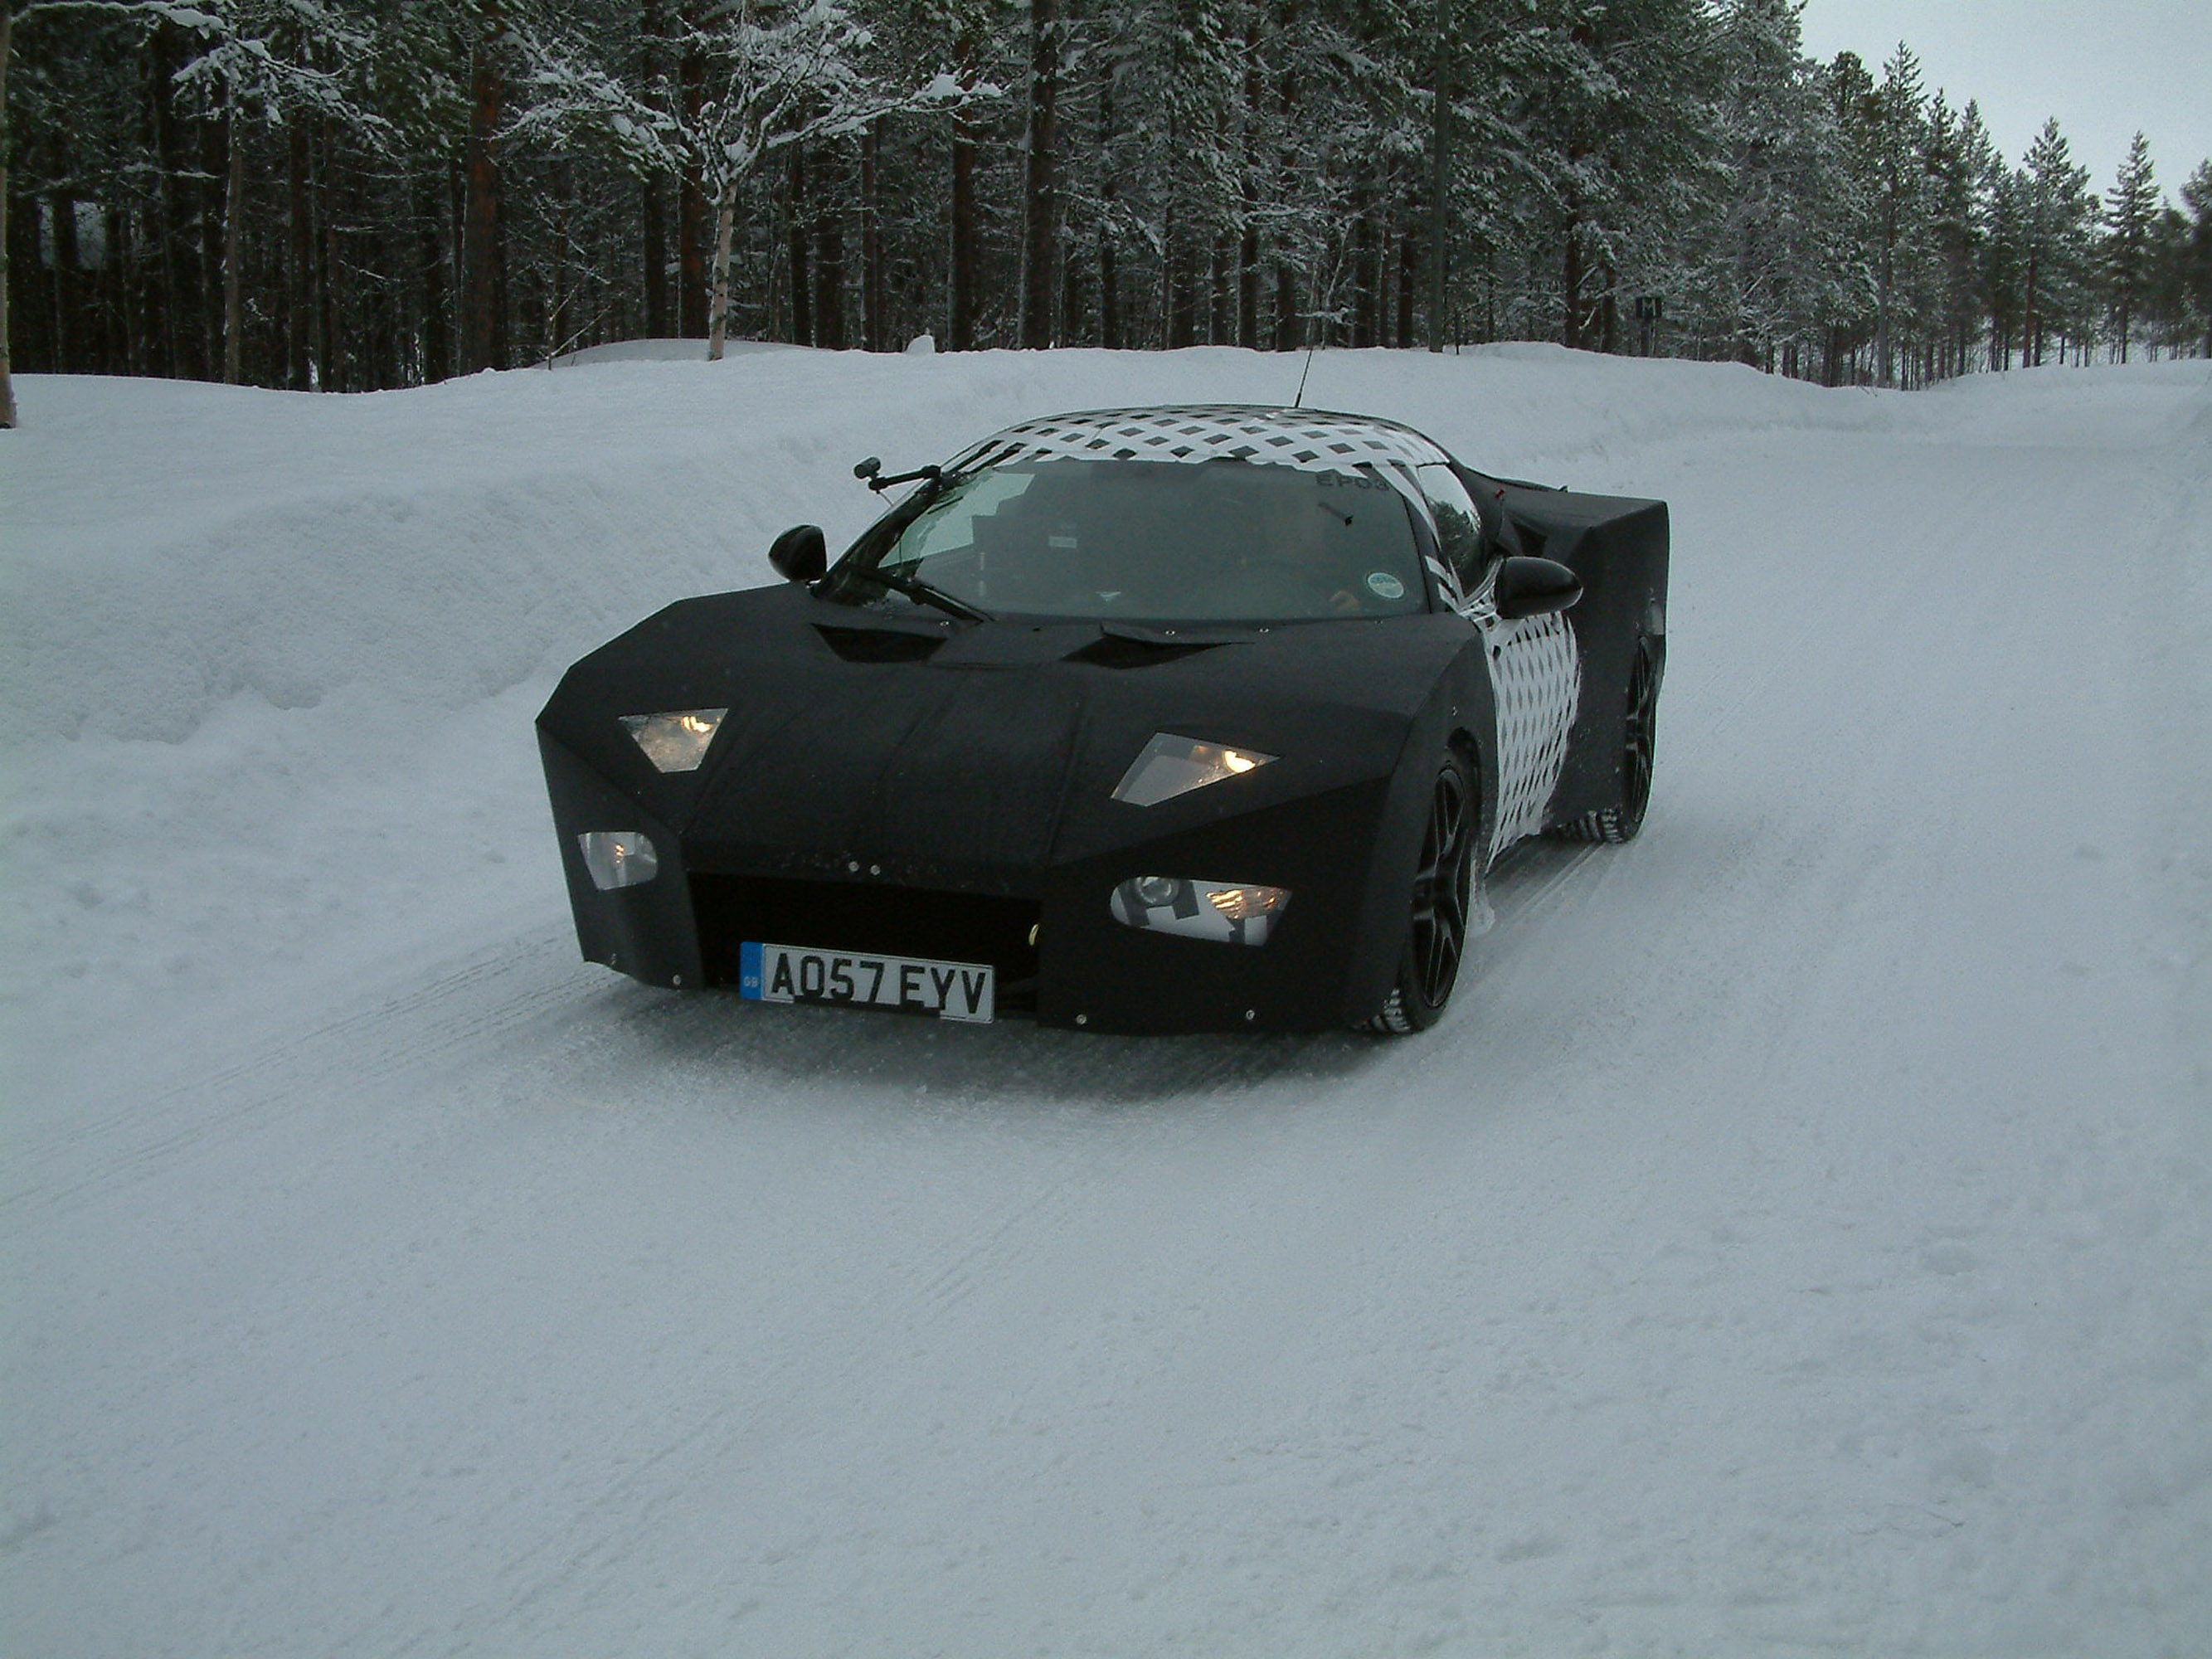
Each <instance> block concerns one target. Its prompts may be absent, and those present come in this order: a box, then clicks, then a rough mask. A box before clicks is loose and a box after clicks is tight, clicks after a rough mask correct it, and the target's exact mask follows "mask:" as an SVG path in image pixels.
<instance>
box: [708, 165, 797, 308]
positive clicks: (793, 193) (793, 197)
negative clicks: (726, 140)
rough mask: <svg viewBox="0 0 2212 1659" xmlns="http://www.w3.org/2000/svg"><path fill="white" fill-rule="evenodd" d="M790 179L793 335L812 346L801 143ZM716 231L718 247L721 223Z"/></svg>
mask: <svg viewBox="0 0 2212 1659" xmlns="http://www.w3.org/2000/svg"><path fill="white" fill-rule="evenodd" d="M790 180H791V183H790V190H789V192H788V195H787V197H786V201H787V211H786V213H785V215H784V246H785V249H786V251H787V252H788V254H789V256H790V259H791V337H792V340H793V343H796V344H799V345H803V346H811V345H812V344H813V343H814V280H813V273H812V272H811V270H809V269H808V268H807V241H808V232H809V230H810V228H811V224H810V218H809V215H808V212H807V202H806V155H805V149H803V148H802V147H801V146H799V145H798V144H793V146H792V147H791V173H790ZM725 193H726V192H725ZM715 234H716V240H717V246H719V245H720V226H719V224H718V225H717V227H716V232H715ZM715 276H716V279H717V280H718V281H719V280H720V276H721V272H720V268H719V267H717V269H716V272H715Z"/></svg>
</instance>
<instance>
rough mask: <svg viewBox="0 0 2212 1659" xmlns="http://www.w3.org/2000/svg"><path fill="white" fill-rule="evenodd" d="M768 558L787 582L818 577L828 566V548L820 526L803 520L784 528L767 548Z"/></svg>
mask: <svg viewBox="0 0 2212 1659" xmlns="http://www.w3.org/2000/svg"><path fill="white" fill-rule="evenodd" d="M768 562H769V563H770V564H772V565H774V566H775V569H776V574H778V575H780V576H781V577H782V578H783V579H784V580H786V581H787V582H811V581H816V580H819V579H820V578H821V575H822V573H823V571H825V570H827V569H828V568H829V544H827V543H825V542H824V541H823V539H822V526H819V525H813V524H802V525H795V526H793V527H792V528H791V529H789V530H787V531H785V532H783V534H781V536H778V537H777V538H775V544H774V545H773V546H771V547H770V548H769V550H768Z"/></svg>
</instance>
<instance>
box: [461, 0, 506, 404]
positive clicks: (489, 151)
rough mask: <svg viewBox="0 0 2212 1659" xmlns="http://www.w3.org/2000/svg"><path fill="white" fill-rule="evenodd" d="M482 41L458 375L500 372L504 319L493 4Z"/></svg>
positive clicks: (502, 92) (473, 88) (501, 94)
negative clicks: (483, 370)
mask: <svg viewBox="0 0 2212 1659" xmlns="http://www.w3.org/2000/svg"><path fill="white" fill-rule="evenodd" d="M485 25H486V34H485V38H484V39H483V40H479V41H478V42H477V45H476V48H475V50H474V52H473V53H472V54H471V56H472V58H473V60H474V61H473V62H472V64H471V67H470V104H469V142H468V167H469V205H468V218H467V238H466V242H465V246H464V248H463V252H462V256H461V258H462V264H463V265H464V266H465V268H466V270H467V272H468V277H467V282H468V292H467V295H466V297H465V299H464V301H462V306H461V373H463V374H475V373H476V372H477V370H479V369H484V368H506V367H507V363H506V361H505V360H506V356H507V354H506V351H505V349H504V347H505V341H504V340H503V339H502V338H501V335H502V334H503V332H504V331H503V329H502V328H501V324H502V323H503V322H504V320H505V319H504V318H503V317H502V316H501V310H502V309H503V307H501V298H502V294H501V290H502V289H504V288H505V286H506V283H505V282H504V281H503V278H504V276H505V272H504V271H502V270H501V262H502V257H503V253H504V250H503V248H502V247H501V240H500V222H499V157H498V132H499V118H500V106H501V100H503V99H504V98H505V96H506V93H507V82H506V78H505V76H502V75H501V71H500V66H499V60H498V58H497V56H496V53H497V49H498V45H499V40H498V33H499V28H500V17H499V9H498V6H497V4H496V0H494V3H492V4H489V5H487V6H486V8H485Z"/></svg>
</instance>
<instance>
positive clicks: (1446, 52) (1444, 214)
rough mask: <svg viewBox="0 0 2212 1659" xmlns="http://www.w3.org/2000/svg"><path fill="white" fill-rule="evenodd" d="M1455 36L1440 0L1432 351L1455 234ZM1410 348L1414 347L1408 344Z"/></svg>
mask: <svg viewBox="0 0 2212 1659" xmlns="http://www.w3.org/2000/svg"><path fill="white" fill-rule="evenodd" d="M1451 100H1452V89H1451V34H1450V18H1449V0H1437V73H1436V88H1435V92H1434V96H1433V99H1432V102H1433V104H1434V106H1435V107H1434V108H1433V109H1432V110H1431V112H1430V117H1431V119H1430V135H1429V164H1430V172H1429V349H1430V350H1431V351H1442V350H1443V349H1444V278H1445V267H1444V253H1445V249H1446V247H1447V246H1448V243H1447V240H1446V239H1447V238H1448V237H1449V235H1450V234H1451V176H1452V174H1451V137H1452V122H1451ZM1404 343H1406V344H1408V345H1410V344H1412V343H1413V342H1412V341H1410V340H1408V341H1406V342H1404Z"/></svg>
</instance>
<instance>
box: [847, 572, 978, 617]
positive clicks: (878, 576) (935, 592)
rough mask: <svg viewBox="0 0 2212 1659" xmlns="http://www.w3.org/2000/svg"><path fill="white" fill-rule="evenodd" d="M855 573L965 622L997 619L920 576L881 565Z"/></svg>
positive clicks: (861, 578) (865, 579)
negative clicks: (933, 585)
mask: <svg viewBox="0 0 2212 1659" xmlns="http://www.w3.org/2000/svg"><path fill="white" fill-rule="evenodd" d="M854 574H855V575H856V576H857V577H858V578H859V579H860V580H862V581H865V582H880V583H882V584H883V585H884V586H885V587H888V588H890V590H891V591H892V592H896V593H903V594H905V595H906V596H907V598H908V599H913V600H915V601H917V602H919V603H920V604H922V605H933V606H935V607H936V608H937V609H938V610H939V611H943V612H944V613H945V615H946V616H948V617H958V618H959V619H960V620H961V621H963V622H979V623H984V622H991V621H994V620H995V618H994V617H992V615H991V613H990V612H989V611H978V610H977V609H976V608H975V606H974V605H970V604H969V603H968V601H967V600H965V599H954V598H953V597H952V595H951V594H950V593H947V592H945V591H944V590H943V589H942V588H936V587H932V586H930V585H929V584H928V583H927V582H926V581H924V580H921V577H919V576H902V575H899V574H896V573H895V572H892V571H889V570H885V569H883V568H880V567H879V568H876V569H874V570H861V571H857V572H855V573H854Z"/></svg>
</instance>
